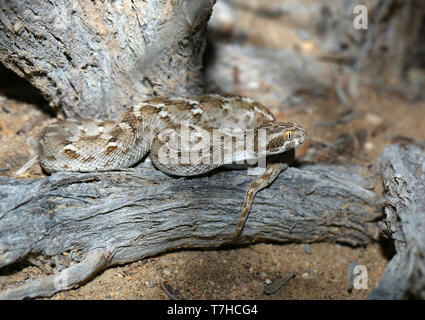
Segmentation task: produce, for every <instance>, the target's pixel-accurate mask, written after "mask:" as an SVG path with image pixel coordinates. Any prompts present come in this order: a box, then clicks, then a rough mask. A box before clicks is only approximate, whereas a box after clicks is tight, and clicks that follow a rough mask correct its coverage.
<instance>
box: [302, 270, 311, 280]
mask: <svg viewBox="0 0 425 320" xmlns="http://www.w3.org/2000/svg"><path fill="white" fill-rule="evenodd" d="M309 276H310V275H309V274H308V272H304V273H303V274H302V275H301V278H303V279H308V277H309Z"/></svg>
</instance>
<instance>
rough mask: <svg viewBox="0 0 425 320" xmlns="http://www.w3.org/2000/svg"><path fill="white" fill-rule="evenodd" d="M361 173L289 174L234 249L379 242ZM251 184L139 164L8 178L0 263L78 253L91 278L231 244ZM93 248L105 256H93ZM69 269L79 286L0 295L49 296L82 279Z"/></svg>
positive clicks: (37, 286) (242, 178) (258, 204)
mask: <svg viewBox="0 0 425 320" xmlns="http://www.w3.org/2000/svg"><path fill="white" fill-rule="evenodd" d="M362 171H364V170H362V169H361V168H359V167H353V166H351V167H342V166H320V165H314V166H304V167H302V168H294V167H291V168H289V169H288V170H287V171H285V172H284V173H282V174H281V175H280V176H279V178H278V179H277V180H276V181H275V182H274V183H273V184H272V186H270V187H269V188H267V189H265V190H263V191H261V192H260V193H259V194H258V195H257V196H256V198H255V200H254V205H253V207H252V209H251V213H250V216H249V218H248V221H247V225H246V227H245V229H244V231H243V233H242V235H241V237H240V238H239V239H238V241H237V242H236V243H247V242H255V241H280V242H288V241H291V242H317V241H331V242H336V241H337V242H343V243H349V244H351V245H364V244H367V243H370V242H371V241H373V239H376V238H377V234H378V233H377V231H378V226H377V224H376V220H377V219H379V217H380V216H381V215H382V213H380V212H379V211H377V210H375V207H376V206H375V204H376V197H377V196H376V194H375V193H374V192H373V191H370V190H369V189H370V188H372V187H373V185H374V180H373V179H372V180H371V179H369V178H365V177H364V176H363V174H364V172H362ZM253 178H254V177H252V176H247V175H246V172H245V171H224V172H218V173H216V174H214V175H212V176H207V177H200V178H192V179H175V178H171V177H169V176H167V175H165V174H163V173H162V172H160V171H157V170H155V169H153V168H147V167H140V168H135V169H128V170H125V171H117V172H104V173H58V174H53V175H51V176H49V177H46V178H42V179H37V180H13V179H0V196H1V198H2V199H1V202H0V266H6V265H9V264H11V263H14V262H15V261H19V260H22V259H25V258H26V257H28V256H30V255H35V254H42V255H44V256H58V255H61V254H62V253H64V252H70V251H72V252H74V254H73V255H74V259H76V260H75V261H76V262H79V261H81V260H82V262H80V263H82V265H81V266H80V268H82V269H84V270H85V273H84V274H86V275H87V277H89V276H90V275H92V274H93V273H95V272H96V271H98V270H100V269H102V268H105V267H107V266H110V265H114V264H121V263H126V262H130V261H135V260H139V259H141V258H143V257H146V256H151V255H155V254H157V253H160V252H164V251H167V250H171V249H178V248H197V247H202V248H207V247H217V246H220V245H222V244H226V243H229V242H230V240H229V239H230V237H231V235H232V233H233V231H234V228H235V226H236V224H237V221H238V218H239V215H240V210H241V206H242V203H243V197H244V194H245V192H246V189H247V187H248V184H249V183H250V182H251V181H252V179H253ZM94 250H98V251H96V252H97V253H98V254H97V255H96V257H97V258H96V257H95V258H93V256H92V258H90V259H89V258H85V257H87V255H89V254H91V253H93V252H95V251H94ZM99 250H100V251H99ZM75 252H78V254H77V253H75ZM101 257H104V259H103V260H102V258H101ZM84 258H85V260H83V259H84ZM104 260H105V261H104ZM93 261H94V262H93ZM68 269H70V270H69V272H71V273H70V274H68V277H69V279H74V280H72V281H71V280H69V281H70V282H66V283H67V285H66V286H59V287H58V288H56V287H55V286H53V285H52V281H54V279H57V276H59V275H56V277H51V278H49V279H50V280H49V279H44V280H37V281H34V282H29V283H27V284H25V285H24V287H19V288H16V289H9V290H6V291H5V292H3V293H1V294H0V297H1V298H24V297H35V296H40V295H47V296H49V295H52V294H53V293H55V292H57V291H59V290H63V289H66V288H69V287H72V286H73V285H76V284H78V283H79V282H81V281H83V279H81V277H77V276H76V275H74V274H73V273H72V269H71V267H70V268H68ZM68 269H66V270H68ZM78 270H80V269H78ZM67 279H68V278H67ZM84 280H85V279H84ZM46 288H48V289H49V290H47V289H46Z"/></svg>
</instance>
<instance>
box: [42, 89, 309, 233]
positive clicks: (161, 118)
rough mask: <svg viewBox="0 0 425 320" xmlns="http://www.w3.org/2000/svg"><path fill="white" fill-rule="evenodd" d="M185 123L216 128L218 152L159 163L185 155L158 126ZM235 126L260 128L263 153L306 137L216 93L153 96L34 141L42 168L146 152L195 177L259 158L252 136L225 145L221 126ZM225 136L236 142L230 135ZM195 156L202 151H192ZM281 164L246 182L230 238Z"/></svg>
mask: <svg viewBox="0 0 425 320" xmlns="http://www.w3.org/2000/svg"><path fill="white" fill-rule="evenodd" d="M185 122H187V123H188V124H189V127H188V130H189V132H190V133H192V132H194V131H195V130H198V131H199V129H203V130H204V131H205V132H207V133H208V134H210V135H209V137H213V133H214V132H215V131H214V130H219V132H220V134H221V135H220V139H218V141H214V139H212V141H213V143H212V144H211V145H210V150H209V151H210V152H211V151H212V150H214V148H216V149H215V150H217V151H218V152H217V153H212V152H211V154H210V155H207V157H204V158H203V159H207V160H211V159H212V160H214V161H211V163H207V164H205V163H203V162H202V161H201V160H199V159H200V157H198V160H196V161H194V162H189V163H179V161H177V162H176V163H174V164H173V163H168V164H164V163H162V162H163V161H162V162H161V161H160V159H159V155H158V154H159V152H160V151H161V150H166V151H171V149H173V150H174V149H175V150H174V151H175V152H176V154H178V155H179V156H178V157H179V158H178V159H181V157H182V155H185V154H186V155H187V153H188V151H187V150H179V148H180V147H181V146H179V144H176V145H171V146H167V145H166V144H165V142H163V141H161V139H160V138H159V137H160V136H161V135H160V133H161V134H162V133H163V132H164V131H163V130H165V129H167V130H168V129H177V128H180V129H182V128H184V126H183V127H182V123H185ZM186 127H187V126H186ZM236 128H239V129H240V130H242V132H245V133H244V134H245V135H246V134H247V133H246V132H247V131H246V130H247V129H250V130H254V137H258V136H259V134H258V133H259V130H260V129H264V130H265V132H266V145H265V150H266V154H267V155H274V154H280V153H283V152H287V151H288V150H292V149H294V148H296V147H298V146H299V145H300V144H302V143H303V142H304V141H305V140H306V139H307V136H308V134H307V131H306V130H305V129H304V128H303V127H302V126H299V125H297V124H295V123H293V122H288V123H279V122H275V118H274V116H273V114H272V113H271V112H270V111H269V110H268V109H267V108H266V107H264V106H262V105H261V104H260V103H258V102H256V101H253V100H251V99H248V98H245V97H238V96H220V95H217V94H211V95H205V96H198V97H155V98H150V99H147V100H145V101H143V102H141V103H139V104H136V105H134V106H132V107H130V108H128V109H127V110H126V111H124V113H123V114H122V116H121V118H120V119H119V120H118V121H116V122H113V121H108V120H105V121H99V120H88V119H81V120H64V121H58V122H57V123H54V124H51V125H49V126H47V127H46V128H45V129H44V131H43V133H42V135H41V137H40V141H39V142H40V149H39V158H40V164H41V166H42V167H43V168H44V170H46V171H47V172H56V171H81V172H90V171H108V170H114V169H120V168H126V167H130V166H132V165H134V164H135V163H137V162H138V161H140V160H141V159H142V158H143V157H144V156H145V155H146V154H147V153H148V152H150V157H151V159H152V162H153V164H154V165H155V166H156V167H157V168H158V169H160V170H162V171H164V172H165V173H168V174H171V175H176V176H192V175H199V174H203V173H206V172H208V171H211V170H213V169H215V168H217V167H219V166H221V165H225V164H231V163H233V162H236V161H238V162H239V161H242V162H243V161H245V160H247V159H252V158H254V159H255V158H258V157H259V154H258V152H259V145H258V141H257V139H254V148H253V150H246V148H245V147H244V146H242V149H241V148H240V147H234V145H232V147H230V148H229V147H228V146H226V139H225V138H223V137H228V136H229V134H230V135H231V133H228V132H227V131H226V130H228V129H236ZM244 130H245V131H244ZM288 130H291V134H290V135H289V136H290V137H291V138H290V139H291V141H288V139H286V138H285V132H286V131H288ZM174 132H180V131H178V130H177V131H176V130H175V131H174ZM176 134H177V135H178V133H176ZM229 139H230V141H236V138H235V137H232V136H230V137H229ZM193 143H194V142H193ZM214 143H216V144H215V145H214ZM163 148H165V149H163ZM167 148H168V149H167ZM180 151H182V152H180ZM197 155H198V156H200V155H203V154H202V153H200V152H199V151H197ZM213 155H214V156H213ZM215 155H218V157H216V156H215ZM286 166H287V165H286ZM286 166H285V165H282V164H281V165H277V164H271V165H268V167H267V170H266V172H265V173H264V174H263V175H262V176H261V177H260V178H259V179H257V180H256V181H254V182H253V183H252V184H251V186H250V188H249V189H248V192H247V194H246V196H245V200H244V205H243V210H242V215H241V219H240V222H239V223H238V227H237V230H236V232H235V234H234V236H235V237H236V236H238V235H239V233H240V232H241V230H242V228H243V226H244V224H245V220H246V219H247V216H248V213H249V210H250V207H251V203H252V201H253V198H254V196H255V194H256V193H257V192H258V191H259V190H261V189H262V188H264V187H265V186H267V185H268V184H270V183H271V182H272V181H273V180H274V179H275V178H276V177H277V175H278V174H279V172H280V171H282V170H284V169H285V168H286Z"/></svg>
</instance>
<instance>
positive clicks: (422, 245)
mask: <svg viewBox="0 0 425 320" xmlns="http://www.w3.org/2000/svg"><path fill="white" fill-rule="evenodd" d="M377 164H378V166H379V171H380V172H382V180H383V183H384V188H385V201H384V210H385V215H386V218H385V220H384V222H382V223H380V225H381V228H382V230H383V232H384V233H385V234H387V235H390V236H391V239H392V240H393V241H394V245H395V248H396V251H397V254H396V255H395V256H394V257H393V258H392V260H391V261H390V262H389V264H388V266H387V268H386V269H385V272H384V274H383V276H382V280H381V282H380V283H379V285H378V286H377V287H376V288H375V289H374V290H373V291H372V292H371V293H370V294H369V297H368V298H369V299H404V298H409V297H415V298H420V299H425V152H423V151H421V149H420V148H419V147H416V146H414V145H405V146H403V145H397V144H396V145H390V146H388V147H386V149H385V150H384V151H383V153H382V155H381V157H380V159H379V160H378V162H377Z"/></svg>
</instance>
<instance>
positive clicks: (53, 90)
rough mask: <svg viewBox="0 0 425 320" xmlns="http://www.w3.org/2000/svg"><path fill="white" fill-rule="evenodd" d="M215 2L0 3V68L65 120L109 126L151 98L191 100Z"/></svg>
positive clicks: (198, 84) (39, 0)
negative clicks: (95, 121) (13, 74)
mask: <svg viewBox="0 0 425 320" xmlns="http://www.w3.org/2000/svg"><path fill="white" fill-rule="evenodd" d="M214 2H215V0H174V1H130V0H124V1H89V0H76V1H61V0H51V1H44V0H37V1H33V0H22V1H6V0H0V61H1V62H2V63H3V64H4V65H5V66H7V67H8V68H10V69H12V70H13V71H14V72H16V73H17V74H18V75H20V76H21V77H24V78H25V79H27V80H28V81H29V82H30V83H31V84H33V85H34V86H35V87H37V88H38V89H40V90H41V92H42V93H43V94H44V95H45V97H46V98H47V99H48V101H49V102H50V105H51V106H52V107H54V108H59V107H60V108H61V109H62V110H63V112H64V113H65V115H66V116H67V117H71V118H75V117H77V116H81V117H86V118H101V119H106V118H108V119H116V118H117V117H118V116H119V115H120V114H121V113H122V111H123V110H124V109H125V108H126V107H128V106H129V105H131V104H133V103H135V102H139V101H140V100H143V99H144V98H146V97H147V96H152V95H161V96H167V95H181V96H184V95H197V94H200V93H202V91H203V79H202V74H201V67H202V54H203V49H204V44H205V40H204V35H205V32H206V26H207V22H208V19H209V16H210V14H211V12H212V6H213V4H214Z"/></svg>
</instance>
